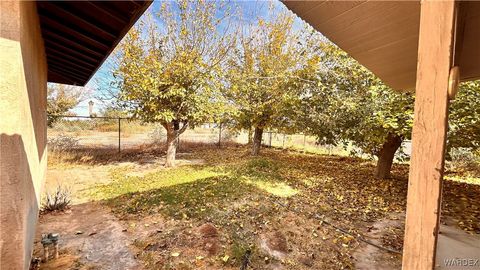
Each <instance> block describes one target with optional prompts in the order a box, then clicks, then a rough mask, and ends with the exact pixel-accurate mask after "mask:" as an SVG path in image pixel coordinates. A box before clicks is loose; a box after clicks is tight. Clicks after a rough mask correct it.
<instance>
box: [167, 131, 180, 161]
mask: <svg viewBox="0 0 480 270" xmlns="http://www.w3.org/2000/svg"><path fill="white" fill-rule="evenodd" d="M175 133H176V131H175V130H170V131H168V130H167V156H166V161H165V167H175V154H176V152H177V143H178V140H177V136H176V134H175Z"/></svg>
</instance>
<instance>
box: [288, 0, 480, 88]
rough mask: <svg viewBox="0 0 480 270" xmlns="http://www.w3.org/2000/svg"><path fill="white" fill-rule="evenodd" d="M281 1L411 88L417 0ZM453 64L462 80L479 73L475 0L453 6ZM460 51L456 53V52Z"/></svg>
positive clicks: (479, 23) (397, 84)
mask: <svg viewBox="0 0 480 270" xmlns="http://www.w3.org/2000/svg"><path fill="white" fill-rule="evenodd" d="M284 4H285V5H286V6H287V7H288V8H289V9H290V10H292V11H293V12H294V13H296V14H297V15H298V16H299V17H301V18H302V19H303V20H305V21H306V22H308V23H309V24H310V25H312V26H313V27H314V28H315V29H316V30H318V31H319V32H321V33H322V34H323V35H324V36H325V37H327V38H328V39H330V40H331V41H332V42H333V43H335V44H337V45H338V46H339V47H340V48H341V49H343V50H344V51H346V52H347V53H348V54H350V55H351V56H352V57H353V58H355V59H356V60H357V61H358V62H360V64H362V65H364V66H365V67H366V68H368V69H369V70H371V71H372V72H373V73H375V74H376V75H377V76H378V77H379V78H381V79H382V80H383V81H384V82H385V83H386V84H388V85H389V86H390V87H392V88H394V89H397V90H405V89H413V88H414V87H415V80H416V73H417V51H418V38H419V25H420V1H285V2H284ZM458 12H459V16H458V19H457V23H458V28H457V29H458V36H459V37H460V36H463V39H462V41H463V42H459V43H457V46H460V47H461V48H456V51H457V55H456V56H455V64H456V65H458V66H460V71H461V72H460V74H461V79H462V80H473V79H479V78H480V50H479V48H480V38H479V37H480V2H475V1H472V2H462V3H461V5H460V9H459V10H458ZM459 52H461V53H459Z"/></svg>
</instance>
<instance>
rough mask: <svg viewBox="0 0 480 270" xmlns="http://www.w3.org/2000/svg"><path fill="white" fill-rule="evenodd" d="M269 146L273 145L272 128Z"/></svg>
mask: <svg viewBox="0 0 480 270" xmlns="http://www.w3.org/2000/svg"><path fill="white" fill-rule="evenodd" d="M268 144H269V146H270V147H272V131H271V130H270V141H269V142H268Z"/></svg>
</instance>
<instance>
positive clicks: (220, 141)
mask: <svg viewBox="0 0 480 270" xmlns="http://www.w3.org/2000/svg"><path fill="white" fill-rule="evenodd" d="M218 126H219V128H220V130H219V132H218V148H222V123H221V122H220V124H218Z"/></svg>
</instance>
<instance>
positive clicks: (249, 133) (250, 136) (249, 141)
mask: <svg viewBox="0 0 480 270" xmlns="http://www.w3.org/2000/svg"><path fill="white" fill-rule="evenodd" d="M251 143H252V128H251V127H250V128H248V142H247V144H251Z"/></svg>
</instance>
